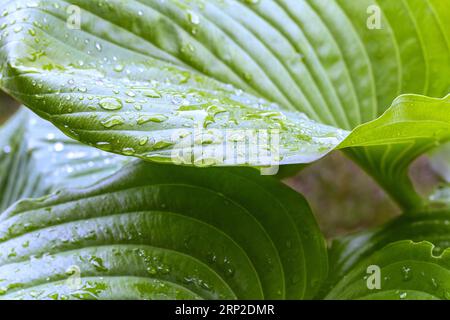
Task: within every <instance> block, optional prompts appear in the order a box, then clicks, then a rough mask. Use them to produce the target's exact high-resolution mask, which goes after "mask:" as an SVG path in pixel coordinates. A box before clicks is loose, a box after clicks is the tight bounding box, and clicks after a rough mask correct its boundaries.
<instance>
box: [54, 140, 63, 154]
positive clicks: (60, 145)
mask: <svg viewBox="0 0 450 320" xmlns="http://www.w3.org/2000/svg"><path fill="white" fill-rule="evenodd" d="M53 149H54V150H55V151H56V152H61V151H63V150H64V144H63V143H61V142H57V143H55V144H54V146H53Z"/></svg>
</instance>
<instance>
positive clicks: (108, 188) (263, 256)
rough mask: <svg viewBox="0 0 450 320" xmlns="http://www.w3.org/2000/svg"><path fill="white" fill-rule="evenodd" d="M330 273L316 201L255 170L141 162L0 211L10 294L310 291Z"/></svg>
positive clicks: (0, 263) (1, 275)
mask: <svg viewBox="0 0 450 320" xmlns="http://www.w3.org/2000/svg"><path fill="white" fill-rule="evenodd" d="M237 186H239V188H237ZM326 275H327V258H326V249H325V241H324V239H323V237H322V235H321V234H320V231H319V229H318V226H317V224H316V222H315V220H314V218H313V215H312V213H311V210H310V209H309V206H308V204H307V202H306V201H305V200H304V199H303V197H302V196H301V195H299V194H298V193H296V192H295V191H293V190H292V189H290V188H288V187H287V186H285V185H283V184H282V183H280V182H279V181H278V180H276V179H275V178H271V177H263V176H260V175H259V173H258V172H257V171H256V170H253V169H249V168H247V169H245V168H189V167H182V166H173V165H163V164H152V163H146V162H141V161H138V162H135V163H133V164H131V165H129V166H127V167H125V168H124V169H122V170H121V171H119V172H118V173H116V174H115V175H113V176H111V177H109V178H107V179H105V180H103V181H101V182H99V183H97V184H96V185H94V186H92V187H89V188H84V189H67V190H62V191H60V192H58V193H57V194H55V195H52V196H49V197H46V198H42V199H38V200H23V201H20V202H18V203H17V204H15V205H13V206H12V207H11V208H9V209H8V210H6V211H5V212H3V213H2V214H1V215H0V288H3V290H2V291H1V295H0V299H1V298H5V299H11V298H14V299H15V298H31V299H48V298H50V299H53V298H54V299H78V298H83V299H84V298H88V299H95V298H97V299H125V298H152V299H164V298H166V299H175V298H180V299H193V298H204V299H217V298H222V299H235V298H241V299H262V298H267V299H283V298H288V299H301V298H312V297H313V296H314V295H315V293H316V292H317V290H318V289H319V287H320V285H321V283H322V281H323V279H324V278H325V277H326ZM97 287H100V288H99V289H98V290H91V288H97Z"/></svg>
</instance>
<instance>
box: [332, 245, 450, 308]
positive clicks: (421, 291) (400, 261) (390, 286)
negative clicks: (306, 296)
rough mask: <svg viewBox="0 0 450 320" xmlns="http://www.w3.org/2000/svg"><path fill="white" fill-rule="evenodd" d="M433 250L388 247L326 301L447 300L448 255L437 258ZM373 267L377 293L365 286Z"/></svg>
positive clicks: (361, 265) (355, 271)
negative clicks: (376, 270)
mask: <svg viewBox="0 0 450 320" xmlns="http://www.w3.org/2000/svg"><path fill="white" fill-rule="evenodd" d="M433 249H434V248H433V245H432V244H431V243H429V242H420V243H414V242H412V241H399V242H395V243H392V244H389V245H388V246H386V247H384V248H383V249H381V250H379V251H377V252H375V253H373V254H372V255H371V256H369V257H368V258H367V259H365V260H363V261H362V262H361V263H359V264H358V265H357V266H356V267H354V268H353V269H352V270H351V271H350V272H349V273H348V274H346V275H345V277H344V278H343V279H342V280H341V281H339V282H338V284H337V285H336V286H335V287H334V288H333V290H331V292H330V293H329V294H328V295H327V297H326V298H327V299H389V300H391V299H421V300H422V299H426V300H428V299H449V298H450V256H449V254H450V251H449V250H445V251H444V252H443V253H442V254H441V255H436V254H435V252H433ZM373 266H376V267H378V268H379V273H378V274H379V276H380V288H379V289H377V288H373V287H370V288H371V289H369V286H368V282H371V280H372V279H371V278H370V276H374V275H375V273H373V270H374V269H373ZM368 268H369V269H368Z"/></svg>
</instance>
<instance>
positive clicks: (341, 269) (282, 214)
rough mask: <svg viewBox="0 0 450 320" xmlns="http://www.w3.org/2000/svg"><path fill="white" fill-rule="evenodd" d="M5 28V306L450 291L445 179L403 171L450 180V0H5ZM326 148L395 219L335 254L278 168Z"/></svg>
mask: <svg viewBox="0 0 450 320" xmlns="http://www.w3.org/2000/svg"><path fill="white" fill-rule="evenodd" d="M0 29H1V30H0V71H1V78H0V87H1V89H2V90H3V91H4V92H6V93H7V94H9V95H10V96H12V97H14V98H15V99H16V100H17V101H19V102H20V103H22V104H23V105H24V106H23V107H21V108H20V110H19V111H18V112H17V113H16V114H15V115H14V116H13V117H12V118H11V119H10V120H9V121H8V122H7V123H5V124H4V125H3V126H2V127H1V129H0V191H1V193H0V210H1V213H0V298H1V299H323V298H324V299H436V298H438V299H448V298H450V251H448V250H447V249H446V248H447V247H448V246H449V244H450V228H449V224H448V222H449V221H450V208H449V207H448V204H449V196H448V194H449V193H448V191H446V190H448V189H445V187H442V188H441V189H439V190H438V191H437V192H436V193H435V194H434V195H433V196H432V197H431V200H430V199H425V198H424V197H423V196H421V195H420V194H419V193H418V192H416V191H415V188H414V186H413V184H412V182H411V180H410V178H409V176H408V170H409V167H410V164H411V163H412V162H413V161H414V160H415V159H416V158H417V157H418V156H420V155H423V154H425V153H429V152H433V154H434V155H433V157H434V159H435V160H433V163H434V167H436V168H439V169H438V171H439V172H441V174H442V176H443V177H444V178H445V176H446V172H447V177H448V162H449V161H450V160H449V157H448V152H447V153H446V151H445V149H442V148H444V147H441V148H440V149H438V148H439V146H440V145H441V144H442V145H443V144H444V143H445V142H446V141H448V140H450V97H449V96H448V94H449V92H450V5H449V3H448V1H447V0H427V1H424V0H394V1H393V0H359V1H354V0H251V1H249V0H242V1H239V0H208V1H206V0H195V1H193V0H165V1H160V0H132V1H122V0H24V1H22V0H15V1H11V0H1V1H0ZM30 110H31V111H30ZM447 148H448V147H447ZM255 150H256V151H255ZM333 150H341V151H342V152H343V153H344V154H346V155H347V156H348V157H350V158H351V159H352V160H354V161H355V162H356V163H357V164H358V165H360V166H361V167H362V168H363V169H364V170H365V171H366V172H367V173H368V174H370V175H371V176H372V177H373V178H374V179H375V181H377V182H378V183H379V185H380V186H381V187H382V188H383V189H384V190H385V191H386V193H387V194H389V195H390V197H392V199H393V200H394V201H395V202H396V203H397V204H398V205H399V207H400V208H401V209H402V211H403V214H402V215H401V216H400V217H399V218H396V219H395V220H394V221H392V222H390V223H388V224H387V225H384V226H381V227H379V228H377V229H374V230H367V231H365V232H363V233H359V234H356V235H347V236H345V237H342V238H338V239H335V240H334V241H333V242H332V244H331V245H330V246H327V245H326V242H325V240H324V237H323V235H322V234H321V232H320V230H319V227H318V225H317V223H316V221H315V219H314V216H313V214H312V212H311V210H310V208H309V205H308V203H307V202H306V200H305V199H304V197H303V196H302V195H301V194H299V193H297V192H295V191H294V190H292V189H290V188H289V187H288V186H286V185H284V184H283V183H282V182H281V180H280V179H281V177H284V176H286V175H288V174H293V173H295V172H297V171H299V170H302V168H304V167H305V165H307V164H309V163H311V162H314V161H316V160H318V159H319V158H322V157H324V156H326V155H327V154H328V153H329V152H331V151H333ZM435 150H440V151H435ZM277 166H280V170H279V173H278V175H275V176H267V174H268V173H276V172H277V169H276V168H275V169H274V167H277ZM269 167H270V168H269ZM446 170H447V171H446ZM261 173H263V174H261ZM444 178H443V179H444ZM446 192H447V193H446Z"/></svg>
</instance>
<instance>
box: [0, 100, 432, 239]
mask: <svg viewBox="0 0 450 320" xmlns="http://www.w3.org/2000/svg"><path fill="white" fill-rule="evenodd" d="M18 106H19V105H18V103H17V102H16V101H14V100H13V99H11V98H10V97H8V96H7V95H6V94H4V93H2V92H0V123H3V122H4V121H6V120H7V119H8V117H10V116H11V115H12V114H13V113H14V112H15V110H17V108H18ZM410 173H411V176H412V178H413V181H414V182H415V184H416V187H417V189H418V190H419V191H420V193H422V194H424V195H428V194H430V193H431V192H432V190H433V188H434V187H435V186H436V185H437V183H438V178H437V176H436V175H435V174H434V173H433V170H432V169H431V166H430V163H429V160H428V158H427V157H421V158H419V159H418V160H417V161H416V162H415V163H414V164H413V165H412V166H411V170H410ZM284 181H285V183H286V184H288V185H289V186H291V187H292V188H294V189H295V190H297V191H299V192H300V193H302V194H303V195H304V196H305V197H306V198H307V200H308V201H309V203H310V205H311V207H312V209H313V211H314V214H315V215H316V217H317V220H318V222H319V225H320V227H321V229H322V231H323V232H324V234H325V235H326V237H327V238H328V239H331V238H333V237H336V236H339V235H343V234H348V233H351V232H354V231H359V230H364V229H367V228H369V227H374V226H378V225H380V224H382V223H384V222H386V221H388V220H389V219H391V218H392V217H394V216H396V215H398V214H399V213H400V210H399V208H398V207H397V206H396V204H395V203H393V202H392V201H391V200H390V199H389V197H388V196H387V195H386V194H385V193H384V192H383V191H382V190H381V189H380V188H379V187H378V186H377V185H376V183H375V182H374V181H373V180H372V178H371V177H369V176H368V175H367V174H366V173H365V172H363V171H362V170H361V169H360V168H359V167H358V166H357V165H355V164H354V163H353V162H352V161H351V160H349V159H347V158H346V157H345V156H344V155H343V154H342V153H341V152H334V153H332V154H330V155H329V156H327V157H325V158H324V159H322V160H320V161H317V162H316V163H314V164H312V165H309V166H307V167H306V168H305V169H303V170H302V171H301V172H300V173H298V174H297V175H295V176H294V177H291V178H288V179H285V180H284Z"/></svg>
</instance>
